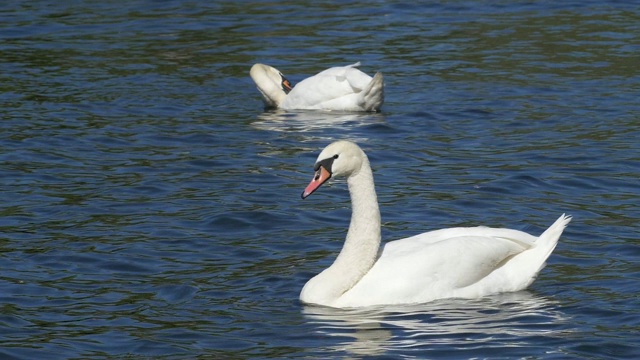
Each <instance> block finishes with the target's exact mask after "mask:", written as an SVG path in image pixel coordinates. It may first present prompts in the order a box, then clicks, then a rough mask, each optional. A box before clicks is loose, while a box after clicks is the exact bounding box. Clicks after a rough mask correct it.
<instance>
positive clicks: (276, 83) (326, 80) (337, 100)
mask: <svg viewBox="0 0 640 360" xmlns="http://www.w3.org/2000/svg"><path fill="white" fill-rule="evenodd" d="M357 66H360V63H359V62H357V63H355V64H353V65H348V66H340V67H332V68H330V69H327V70H324V71H322V72H320V73H319V74H317V75H315V76H312V77H309V78H306V79H304V80H302V81H301V82H300V83H299V84H297V85H295V86H293V85H292V84H291V83H290V82H289V80H287V79H286V78H285V77H284V75H282V73H281V72H280V71H278V69H276V68H273V67H271V66H268V65H264V64H255V65H253V66H252V67H251V72H250V75H251V78H252V79H253V81H254V82H255V83H256V85H257V87H258V90H260V93H262V97H263V100H264V103H265V105H266V106H267V107H275V108H280V109H285V110H342V111H379V110H380V107H381V106H382V103H383V102H384V79H383V77H382V73H376V74H375V76H374V77H373V78H372V77H371V76H369V75H367V74H365V73H363V72H362V71H360V70H358V69H357V68H356V67H357Z"/></svg>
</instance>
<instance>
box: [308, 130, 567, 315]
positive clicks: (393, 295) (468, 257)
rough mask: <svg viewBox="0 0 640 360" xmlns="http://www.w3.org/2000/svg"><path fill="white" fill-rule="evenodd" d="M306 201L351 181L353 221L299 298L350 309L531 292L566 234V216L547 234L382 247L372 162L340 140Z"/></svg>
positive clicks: (495, 234)
mask: <svg viewBox="0 0 640 360" xmlns="http://www.w3.org/2000/svg"><path fill="white" fill-rule="evenodd" d="M315 171H316V174H315V176H314V178H313V180H312V181H311V182H310V183H309V185H308V186H307V188H306V189H305V190H304V192H303V193H302V197H303V198H306V197H307V196H309V195H311V193H313V192H314V191H316V190H317V189H318V188H319V187H320V185H322V184H323V183H324V182H325V181H327V180H328V179H329V178H331V177H332V176H346V177H347V184H348V187H349V193H350V195H351V202H352V216H351V223H350V225H349V230H348V232H347V237H346V240H345V243H344V246H343V248H342V250H341V252H340V254H339V255H338V257H337V258H336V260H335V261H334V263H333V264H332V265H331V266H330V267H329V268H327V269H325V270H324V271H322V272H321V273H320V274H318V275H316V276H315V277H313V278H312V279H311V280H309V281H308V282H307V283H306V285H305V286H304V288H303V289H302V292H301V293H300V300H301V301H302V302H304V303H308V304H317V305H324V306H330V307H338V308H347V307H362V306H372V305H389V304H411V303H425V302H428V301H432V300H436V299H442V298H454V297H455V298H478V297H482V296H485V295H489V294H495V293H500V292H511V291H519V290H522V289H525V288H526V287H528V286H529V285H530V284H531V283H532V282H533V281H534V280H535V278H536V276H537V274H538V272H539V271H540V270H541V269H542V268H543V267H544V265H545V261H546V260H547V258H548V257H549V255H550V254H551V252H552V251H553V249H554V248H555V247H556V244H557V242H558V239H559V237H560V235H561V234H562V232H563V230H564V228H565V227H566V226H567V224H568V223H569V221H570V220H571V217H570V216H565V215H564V214H563V215H562V216H560V218H558V220H556V221H555V222H554V223H553V225H551V226H550V227H549V228H548V229H547V230H546V231H545V232H544V233H542V235H540V236H539V237H535V236H532V235H529V234H527V233H525V232H522V231H519V230H511V229H504V228H489V227H482V226H480V227H458V228H449V229H442V230H435V231H430V232H426V233H423V234H419V235H416V236H412V237H409V238H405V239H401V240H396V241H391V242H388V243H387V244H386V245H384V247H383V248H382V249H380V224H381V223H380V211H379V208H378V202H377V198H376V192H375V188H374V183H373V173H372V171H371V167H370V165H369V160H368V158H367V156H366V155H365V153H364V152H363V151H362V150H361V149H360V147H358V145H356V144H354V143H352V142H347V141H337V142H335V143H332V144H330V145H329V146H327V147H326V148H325V149H324V150H323V151H322V152H321V154H320V156H319V157H318V160H317V162H316V165H315Z"/></svg>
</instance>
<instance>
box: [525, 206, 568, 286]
mask: <svg viewBox="0 0 640 360" xmlns="http://www.w3.org/2000/svg"><path fill="white" fill-rule="evenodd" d="M570 221H571V216H570V215H565V214H562V215H561V216H560V217H559V218H558V220H556V221H555V222H554V223H553V224H552V225H551V226H549V228H548V229H547V230H545V231H544V232H543V233H542V235H540V236H539V237H538V239H537V240H536V247H535V248H534V249H532V250H531V251H533V252H534V253H535V256H534V257H532V259H533V260H532V263H531V266H532V269H531V271H532V272H533V274H534V275H533V278H532V279H531V281H532V282H533V280H534V279H535V278H536V276H537V275H538V273H539V272H540V270H542V269H543V268H544V267H545V265H546V262H547V259H548V258H549V256H550V255H551V253H552V252H553V250H554V249H555V248H556V245H558V240H559V239H560V235H562V232H563V231H564V229H565V228H566V227H567V225H568V224H569V222H570Z"/></svg>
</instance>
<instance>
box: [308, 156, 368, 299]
mask: <svg viewBox="0 0 640 360" xmlns="http://www.w3.org/2000/svg"><path fill="white" fill-rule="evenodd" d="M347 183H348V185H349V193H350V195H351V204H352V214H351V224H350V225H349V231H348V233H347V238H346V240H345V242H344V246H343V247H342V250H341V251H340V254H339V255H338V257H337V258H336V260H335V261H334V262H333V264H332V265H331V266H330V267H328V268H327V269H325V270H324V271H323V272H321V273H320V274H318V275H317V276H316V277H314V278H313V279H311V280H310V281H309V282H308V283H307V285H305V287H304V289H303V290H302V293H301V299H302V300H303V301H305V302H310V303H316V304H323V305H329V306H330V305H331V304H332V302H333V301H336V300H338V299H339V298H340V296H342V295H343V294H344V293H345V292H347V291H348V290H349V289H351V288H352V287H353V286H354V285H355V284H357V283H358V281H360V279H362V277H363V276H364V275H365V274H366V273H367V272H368V271H369V270H370V269H371V267H372V266H373V264H374V263H375V262H376V259H377V256H378V249H379V247H380V210H379V208H378V199H377V196H376V190H375V186H374V183H373V173H372V171H371V167H370V166H369V160H368V159H367V158H366V156H365V159H364V161H363V164H362V167H361V169H360V170H359V171H358V172H357V173H354V174H352V175H351V176H350V177H349V178H348V179H347Z"/></svg>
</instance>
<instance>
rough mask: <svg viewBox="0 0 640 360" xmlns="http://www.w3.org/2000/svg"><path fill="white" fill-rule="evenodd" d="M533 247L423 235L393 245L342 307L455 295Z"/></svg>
mask: <svg viewBox="0 0 640 360" xmlns="http://www.w3.org/2000/svg"><path fill="white" fill-rule="evenodd" d="M447 230H448V231H451V230H454V229H447ZM454 232H459V230H458V231H454ZM436 235H438V234H436ZM405 240H409V241H405ZM425 243H426V245H425ZM531 246H532V245H531V244H530V243H528V242H527V241H522V239H519V238H515V239H514V238H508V237H492V236H478V235H474V234H471V235H461V236H457V237H453V238H446V239H440V240H439V241H438V240H433V241H431V240H425V238H424V237H422V238H421V237H414V238H408V239H404V240H400V241H394V242H391V243H389V244H387V245H386V246H385V247H384V249H383V250H382V252H381V254H380V256H379V258H378V260H377V261H376V263H375V265H374V266H373V267H372V268H371V270H370V271H369V272H368V273H367V274H366V275H365V276H364V277H363V278H362V279H361V280H360V282H358V283H357V284H356V285H355V286H354V287H353V288H351V289H350V290H348V291H347V292H346V293H345V294H344V295H343V296H342V297H341V298H340V299H339V303H340V304H341V306H349V304H351V303H352V304H356V305H357V306H362V305H363V304H367V303H368V304H372V305H373V304H383V303H386V304H393V303H418V302H426V301H430V300H433V299H437V298H443V297H456V296H458V295H457V293H458V292H460V291H461V290H462V289H465V288H467V287H469V286H472V285H473V284H475V283H477V282H479V281H481V280H482V279H483V278H485V277H486V276H487V275H489V274H491V273H492V272H493V271H495V270H496V269H498V268H500V267H501V266H503V265H504V264H505V263H506V262H508V261H509V259H511V258H512V257H513V256H515V255H517V254H519V253H521V252H523V251H525V250H528V249H529V248H530V247H531Z"/></svg>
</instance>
